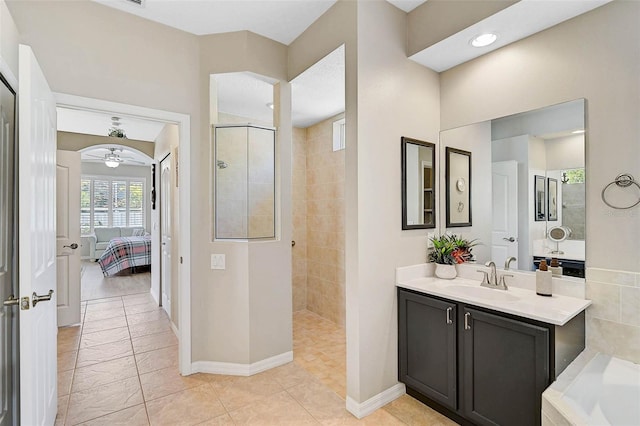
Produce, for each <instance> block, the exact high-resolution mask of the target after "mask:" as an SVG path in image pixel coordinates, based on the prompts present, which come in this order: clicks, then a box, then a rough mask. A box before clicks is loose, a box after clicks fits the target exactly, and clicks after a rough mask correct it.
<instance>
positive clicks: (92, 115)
mask: <svg viewBox="0 0 640 426" xmlns="http://www.w3.org/2000/svg"><path fill="white" fill-rule="evenodd" d="M56 110H57V113H58V130H59V131H63V132H72V133H84V134H87V135H96V136H107V135H108V133H109V129H110V128H112V127H113V125H112V124H111V122H112V121H111V118H112V117H113V116H114V114H109V113H104V112H94V111H84V110H78V109H70V108H61V107H58V108H56ZM118 117H120V123H121V124H120V128H121V129H123V130H124V131H125V133H126V135H127V138H128V139H136V140H140V141H147V142H154V141H155V140H156V138H157V137H158V135H159V134H160V132H161V131H162V128H163V127H164V125H165V123H162V122H159V121H152V120H144V119H140V118H134V117H127V116H118Z"/></svg>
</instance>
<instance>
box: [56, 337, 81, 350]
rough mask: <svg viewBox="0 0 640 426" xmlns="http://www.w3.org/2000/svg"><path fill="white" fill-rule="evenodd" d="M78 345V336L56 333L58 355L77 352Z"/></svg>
mask: <svg viewBox="0 0 640 426" xmlns="http://www.w3.org/2000/svg"><path fill="white" fill-rule="evenodd" d="M79 345H80V334H79V333H78V334H61V333H58V353H63V352H70V351H77V350H78V346H79Z"/></svg>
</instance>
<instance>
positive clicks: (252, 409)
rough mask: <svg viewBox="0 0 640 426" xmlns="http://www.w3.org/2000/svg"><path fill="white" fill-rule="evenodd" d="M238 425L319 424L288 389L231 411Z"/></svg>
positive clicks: (296, 425)
mask: <svg viewBox="0 0 640 426" xmlns="http://www.w3.org/2000/svg"><path fill="white" fill-rule="evenodd" d="M229 415H230V416H231V418H232V419H233V421H234V423H235V424H236V425H260V426H268V425H292V426H293V425H295V426H298V425H317V424H319V423H318V422H317V421H316V420H315V419H314V418H313V417H311V415H310V414H309V413H308V412H307V411H306V410H305V409H304V408H302V406H301V405H300V404H298V403H297V402H296V400H295V399H293V398H292V397H291V395H289V394H288V393H287V392H286V391H282V392H279V393H277V394H275V395H271V396H268V397H266V398H262V399H260V400H258V401H255V402H254V403H253V404H251V405H248V406H245V407H243V408H240V409H238V410H235V411H231V412H230V413H229Z"/></svg>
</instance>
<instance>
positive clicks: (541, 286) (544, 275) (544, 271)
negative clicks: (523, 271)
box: [536, 259, 552, 296]
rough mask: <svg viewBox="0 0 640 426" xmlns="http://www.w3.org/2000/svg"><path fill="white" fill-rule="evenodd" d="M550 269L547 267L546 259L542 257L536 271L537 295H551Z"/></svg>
mask: <svg viewBox="0 0 640 426" xmlns="http://www.w3.org/2000/svg"><path fill="white" fill-rule="evenodd" d="M551 276H552V273H551V271H549V270H548V268H547V261H546V260H544V259H542V260H541V261H540V266H539V268H538V270H537V271H536V294H538V295H539V296H551V289H552V283H551Z"/></svg>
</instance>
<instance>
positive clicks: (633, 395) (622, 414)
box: [542, 350, 640, 426]
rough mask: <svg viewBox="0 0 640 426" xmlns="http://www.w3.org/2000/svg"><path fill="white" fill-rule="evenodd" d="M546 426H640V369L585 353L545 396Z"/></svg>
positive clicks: (606, 356)
mask: <svg viewBox="0 0 640 426" xmlns="http://www.w3.org/2000/svg"><path fill="white" fill-rule="evenodd" d="M542 424H543V426H558V425H594V426H605V425H613V426H639V425H640V365H638V364H634V363H632V362H629V361H624V360H621V359H618V358H613V357H611V356H609V355H605V354H601V353H595V352H591V351H588V350H587V351H584V352H583V353H582V354H580V356H578V358H576V360H575V361H574V362H573V363H572V364H571V365H570V366H569V367H568V368H567V369H566V370H565V371H564V372H563V373H562V374H561V375H560V376H559V377H558V380H556V381H555V382H554V383H553V384H552V385H551V386H550V387H549V388H548V389H547V390H545V392H544V393H543V394H542Z"/></svg>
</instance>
